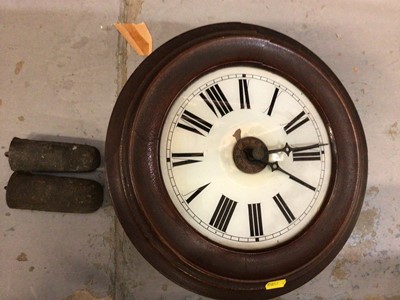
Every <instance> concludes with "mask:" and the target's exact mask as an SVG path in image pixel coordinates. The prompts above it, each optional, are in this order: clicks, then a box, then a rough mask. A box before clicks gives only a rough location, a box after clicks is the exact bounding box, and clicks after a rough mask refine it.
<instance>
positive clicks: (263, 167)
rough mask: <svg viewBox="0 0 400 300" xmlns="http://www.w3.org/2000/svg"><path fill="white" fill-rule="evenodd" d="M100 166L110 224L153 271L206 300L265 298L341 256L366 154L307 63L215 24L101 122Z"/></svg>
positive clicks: (351, 111)
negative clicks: (114, 221) (114, 220)
mask: <svg viewBox="0 0 400 300" xmlns="http://www.w3.org/2000/svg"><path fill="white" fill-rule="evenodd" d="M106 168H107V179H108V184H109V189H110V192H111V196H112V199H113V203H114V206H115V209H116V213H117V216H118V218H119V220H120V222H121V224H122V226H123V227H124V229H125V231H126V233H127V235H128V236H129V238H130V239H131V241H132V243H133V244H134V245H135V247H136V248H137V249H138V250H139V251H140V252H141V254H142V255H143V256H144V257H145V258H146V259H147V260H148V261H149V262H150V263H151V264H152V265H153V266H154V267H155V268H156V269H157V270H159V271H160V272H161V273H162V274H164V275H165V276H166V277H168V278H169V279H171V280H172V281H174V282H176V283H177V284H179V285H181V286H183V287H185V288H187V289H189V290H192V291H194V292H196V293H199V294H202V295H205V296H208V297H213V298H218V299H268V298H272V297H276V296H279V295H281V294H284V293H287V292H289V291H291V290H293V289H295V288H297V287H299V286H300V285H302V284H304V283H306V282H307V281H309V280H310V279H311V278H313V277H314V276H315V275H317V274H318V273H319V272H320V271H321V270H323V269H324V268H325V267H326V266H327V265H328V264H329V263H330V262H331V261H332V260H333V258H334V257H335V256H336V255H337V253H338V252H339V251H340V249H341V248H342V247H343V245H344V243H345V242H346V240H347V239H348V237H349V235H350V234H351V231H352V229H353V227H354V225H355V222H356V220H357V217H358V215H359V212H360V209H361V206H362V201H363V196H364V193H365V187H366V181H367V147H366V142H365V137H364V133H363V129H362V126H361V123H360V120H359V117H358V115H357V112H356V110H355V108H354V105H353V103H352V101H351V99H350V97H349V95H348V94H347V92H346V91H345V89H344V87H343V86H342V84H341V83H340V82H339V80H338V79H337V78H336V76H335V75H334V74H333V73H332V71H331V70H330V69H329V68H328V67H327V66H326V65H325V64H324V63H323V62H322V61H321V60H320V59H319V58H318V57H317V56H316V55H315V54H313V53H312V52H310V51H309V50H308V49H307V48H305V47H304V46H302V45H301V44H299V43H298V42H296V41H294V40H293V39H291V38H289V37H287V36H285V35H282V34H280V33H278V32H275V31H273V30H270V29H266V28H263V27H259V26H254V25H248V24H241V23H223V24H215V25H209V26H205V27H201V28H197V29H194V30H191V31H189V32H186V33H184V34H182V35H179V36H178V37H176V38H174V39H172V40H171V41H169V42H167V43H166V44H164V45H163V46H161V47H160V48H159V49H157V50H156V51H155V52H154V53H153V54H152V55H150V56H149V57H148V58H147V59H146V60H145V61H144V62H143V63H142V64H141V65H140V66H139V67H138V68H137V70H136V71H135V72H134V73H133V75H132V76H131V77H130V79H129V80H128V82H127V83H126V85H125V87H124V89H123V90H122V92H121V94H120V96H119V98H118V100H117V103H116V105H115V108H114V111H113V113H112V116H111V120H110V124H109V129H108V133H107V141H106Z"/></svg>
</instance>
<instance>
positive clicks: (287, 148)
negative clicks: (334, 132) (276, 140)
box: [268, 143, 328, 156]
mask: <svg viewBox="0 0 400 300" xmlns="http://www.w3.org/2000/svg"><path fill="white" fill-rule="evenodd" d="M326 145H328V144H311V145H307V146H300V147H291V146H290V145H289V144H288V143H286V145H285V146H283V147H282V148H280V149H273V150H268V153H269V154H271V153H279V152H284V153H286V155H287V156H289V154H290V152H299V151H305V150H310V149H314V148H318V147H320V146H326Z"/></svg>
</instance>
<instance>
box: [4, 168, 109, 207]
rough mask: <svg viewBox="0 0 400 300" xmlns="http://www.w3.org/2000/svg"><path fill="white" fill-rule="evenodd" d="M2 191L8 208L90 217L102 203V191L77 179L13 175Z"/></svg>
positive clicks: (87, 182)
mask: <svg viewBox="0 0 400 300" xmlns="http://www.w3.org/2000/svg"><path fill="white" fill-rule="evenodd" d="M6 190H7V191H6V201H7V205H8V206H9V207H10V208H18V209H31V210H41V211H53V212H69V213H90V212H94V211H96V210H97V209H99V208H100V206H101V205H102V203H103V187H102V186H101V185H100V184H99V183H98V182H96V181H93V180H88V179H81V178H69V177H58V176H49V175H34V174H30V173H24V172H14V173H13V175H12V176H11V178H10V180H9V181H8V185H7V187H6Z"/></svg>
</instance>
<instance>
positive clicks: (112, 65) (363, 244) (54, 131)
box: [0, 0, 400, 300]
mask: <svg viewBox="0 0 400 300" xmlns="http://www.w3.org/2000/svg"><path fill="white" fill-rule="evenodd" d="M399 15H400V2H399V1H396V0H386V1H377V0H376V1H373V0H364V1H360V0H358V1H351V2H350V1H344V0H340V1H321V0H311V1H296V0H292V1H287V0H285V1H256V0H252V1H239V0H237V1H233V0H232V1H228V0H225V1H222V0H221V1H212V0H208V1H195V0H125V1H123V0H97V1H94V0H89V1H61V0H57V1H48V0H41V1H33V0H31V1H28V0H19V1H15V0H2V1H1V2H0V54H1V60H0V147H1V152H5V151H7V149H8V146H9V143H10V141H11V139H12V138H13V137H14V136H18V137H21V138H39V139H51V140H61V141H74V142H84V143H88V144H91V145H94V146H97V147H98V148H99V149H100V150H101V152H102V153H103V150H104V140H105V135H106V130H107V124H108V119H109V116H110V114H111V111H112V108H113V105H114V103H115V100H116V98H117V95H118V92H119V90H120V89H121V88H122V86H123V83H124V82H125V81H126V79H127V76H129V74H131V73H132V71H133V70H134V69H135V68H136V67H137V66H138V64H139V63H140V62H141V61H142V58H140V57H138V56H137V55H135V54H134V53H132V51H131V50H130V49H128V48H127V47H126V43H125V42H124V41H123V40H122V39H121V38H120V37H119V35H118V34H117V32H116V30H115V29H114V28H113V27H112V24H113V23H114V22H116V21H118V20H120V21H128V22H140V21H145V22H146V23H147V24H148V27H149V29H150V31H151V32H152V35H153V42H154V47H155V48H156V47H158V46H160V45H161V44H162V43H164V42H165V41H167V40H169V39H170V38H172V37H174V36H175V35H177V34H179V33H182V32H184V31H186V30H188V29H192V28H194V27H197V26H200V25H205V24H210V23H216V22H222V21H242V22H248V23H254V24H258V25H262V26H266V27H270V28H273V29H275V30H278V31H280V32H282V33H285V34H287V35H289V36H291V37H293V38H295V39H297V40H298V41H300V42H301V43H303V44H305V45H306V46H307V47H309V48H310V49H311V50H312V51H314V52H315V53H316V54H317V55H319V56H320V57H321V58H322V59H323V60H324V61H325V62H326V63H327V64H328V65H329V66H330V67H331V68H332V69H333V71H334V72H335V73H336V74H337V76H338V77H339V78H340V79H341V81H342V82H343V84H344V85H345V87H346V88H347V90H348V92H349V93H350V95H351V96H352V98H353V100H354V102H355V105H356V107H357V109H358V112H359V114H360V117H361V120H362V122H363V125H364V128H365V133H366V136H367V142H368V145H369V160H370V163H369V168H370V169H369V183H368V187H367V194H366V197H365V204H364V207H363V211H362V214H361V216H360V219H359V221H358V224H357V227H356V229H355V230H354V232H353V234H352V236H351V238H350V239H349V241H348V243H347V244H346V246H345V247H344V249H343V250H342V251H341V253H340V254H339V255H338V257H337V258H336V259H335V260H334V261H333V262H332V263H331V264H330V265H329V266H328V267H327V268H326V269H325V270H324V271H323V272H322V273H321V274H320V275H318V276H317V277H316V278H315V279H313V280H312V281H311V282H309V283H307V284H306V285H304V286H302V287H301V288H299V289H297V290H295V291H293V292H292V293H290V294H287V295H285V296H282V297H281V298H280V299H285V300H289V299H369V300H372V299H391V300H394V299H400V221H399V213H400V199H399V195H400V177H399V176H398V169H399V168H400V154H399V153H400V152H399V150H400V149H399V148H400V140H399V139H400V137H399V136H398V135H399V122H400V119H399V116H400V105H399V104H398V103H399V99H400V90H399V87H400V72H399V71H400V39H399V38H400V18H399ZM396 103H397V104H396ZM0 170H1V173H0V184H1V185H2V186H6V185H7V181H8V178H9V177H10V175H11V173H12V172H11V170H10V169H9V166H8V162H7V159H6V158H4V157H3V159H0ZM103 171H104V166H103V165H102V166H101V167H100V168H99V169H98V171H96V172H94V173H93V174H90V175H86V176H89V177H92V178H94V179H96V180H98V181H100V182H102V183H104V175H103ZM0 234H1V236H0V299H1V300H9V299H70V300H71V299H204V298H203V297H201V296H198V295H195V294H193V293H191V292H188V291H186V290H184V289H183V288H180V287H178V286H176V285H175V284H173V283H172V282H170V281H169V280H167V279H166V278H164V277H163V276H162V275H160V274H159V273H158V272H157V271H156V270H154V269H153V268H152V267H151V266H150V265H149V264H148V263H147V262H146V261H145V260H144V259H143V258H142V257H141V256H140V255H139V254H138V253H137V252H136V250H135V249H134V248H133V246H132V245H131V244H130V242H129V241H128V240H127V238H126V236H125V235H124V233H123V230H122V229H121V227H120V225H119V223H118V220H117V219H116V217H115V214H114V211H113V208H112V206H111V203H110V199H109V197H108V194H107V193H106V199H105V203H104V205H103V207H102V208H101V209H100V210H99V211H97V212H96V213H93V214H89V215H76V214H60V213H46V212H35V211H22V210H11V209H9V208H8V207H7V206H6V203H5V192H3V193H1V194H0Z"/></svg>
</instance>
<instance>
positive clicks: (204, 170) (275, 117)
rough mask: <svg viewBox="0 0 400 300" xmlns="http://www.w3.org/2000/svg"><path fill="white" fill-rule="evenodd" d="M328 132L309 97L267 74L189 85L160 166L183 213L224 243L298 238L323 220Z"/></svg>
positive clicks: (220, 76)
mask: <svg viewBox="0 0 400 300" xmlns="http://www.w3.org/2000/svg"><path fill="white" fill-rule="evenodd" d="M331 165H332V158H331V148H330V145H329V137H328V133H327V128H326V126H325V124H324V122H323V120H322V118H321V116H320V115H319V114H318V112H317V110H316V108H315V107H314V105H313V104H312V102H311V101H310V100H309V99H308V98H307V96H306V95H305V94H304V93H303V92H302V91H301V90H299V89H298V88H297V87H296V86H295V85H293V84H292V83H291V82H289V81H288V80H286V79H284V78H283V77H281V76H279V75H276V74H274V73H272V72H270V71H267V70H265V69H261V68H257V67H250V66H236V67H226V68H221V69H218V70H215V71H212V72H210V73H208V74H207V75H205V76H203V77H201V78H198V79H197V80H195V81H193V82H192V83H190V84H189V85H188V86H187V87H186V89H185V90H184V91H183V92H182V93H181V94H180V95H179V96H178V97H177V98H176V100H175V102H174V104H173V105H172V106H171V108H170V109H169V111H168V114H167V116H166V119H165V121H164V126H163V130H162V135H161V141H160V166H161V171H162V177H163V181H164V184H165V187H166V189H167V191H168V194H169V196H170V198H171V200H172V202H173V203H174V205H175V207H176V209H177V210H178V211H179V213H180V214H181V216H182V217H183V218H184V219H185V220H186V221H187V222H188V223H189V224H190V226H192V227H193V228H194V229H195V230H197V231H198V232H199V233H201V234H202V235H203V236H205V237H207V238H209V239H211V240H212V241H214V242H216V243H218V244H221V245H223V246H227V247H231V248H236V249H244V250H255V249H261V248H268V247H274V246H276V245H279V244H281V243H283V242H286V241H288V240H290V239H291V238H293V237H295V236H296V235H297V234H299V232H301V231H302V230H303V229H304V228H305V227H306V226H307V225H309V224H310V222H312V220H313V218H314V217H315V216H316V214H317V213H318V211H319V209H320V207H321V205H322V203H323V201H324V198H325V195H326V194H327V191H328V185H329V181H330V176H331Z"/></svg>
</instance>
